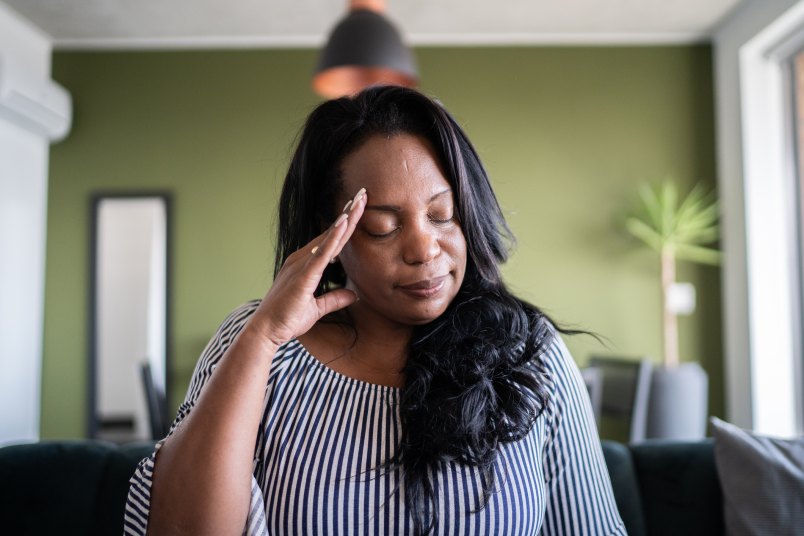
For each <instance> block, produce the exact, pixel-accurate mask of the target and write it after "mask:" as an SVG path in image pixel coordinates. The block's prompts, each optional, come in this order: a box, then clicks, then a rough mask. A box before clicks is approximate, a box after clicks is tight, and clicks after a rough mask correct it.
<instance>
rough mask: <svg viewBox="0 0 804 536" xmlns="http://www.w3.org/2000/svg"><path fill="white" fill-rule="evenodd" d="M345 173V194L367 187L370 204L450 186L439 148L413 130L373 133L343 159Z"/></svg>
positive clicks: (414, 196)
mask: <svg viewBox="0 0 804 536" xmlns="http://www.w3.org/2000/svg"><path fill="white" fill-rule="evenodd" d="M341 173H342V180H343V190H344V196H345V197H349V196H350V195H351V194H350V192H356V191H358V190H359V189H360V188H366V190H367V192H368V195H369V203H370V204H372V203H379V202H383V203H391V202H401V201H403V200H405V199H417V198H427V199H429V198H430V197H431V196H432V195H434V194H436V193H438V192H442V191H443V190H445V189H450V184H449V181H447V179H446V177H445V174H444V172H443V170H442V168H441V165H440V163H439V162H438V156H437V154H436V152H435V150H434V149H433V148H432V146H431V145H430V143H429V142H428V141H427V140H426V139H425V138H422V137H420V136H414V135H411V134H398V135H394V136H390V137H388V136H383V135H377V136H372V137H371V138H369V139H368V140H366V141H365V142H364V143H363V144H362V145H360V146H359V147H358V148H357V150H355V151H354V152H352V153H351V154H349V155H348V156H347V157H346V158H345V159H344V160H343V163H342V165H341ZM440 197H446V198H447V199H449V198H450V196H440Z"/></svg>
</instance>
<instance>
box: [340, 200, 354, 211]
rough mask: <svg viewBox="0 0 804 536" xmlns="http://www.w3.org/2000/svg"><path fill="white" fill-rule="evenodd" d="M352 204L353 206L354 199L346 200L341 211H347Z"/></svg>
mask: <svg viewBox="0 0 804 536" xmlns="http://www.w3.org/2000/svg"><path fill="white" fill-rule="evenodd" d="M351 206H352V200H351V199H350V200H349V201H347V202H346V204H345V205H343V210H341V212H346V211H347V210H348V209H349V207H351Z"/></svg>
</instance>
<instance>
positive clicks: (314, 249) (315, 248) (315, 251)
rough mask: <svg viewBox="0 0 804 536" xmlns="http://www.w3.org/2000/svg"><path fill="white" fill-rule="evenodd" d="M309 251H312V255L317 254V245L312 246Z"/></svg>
mask: <svg viewBox="0 0 804 536" xmlns="http://www.w3.org/2000/svg"><path fill="white" fill-rule="evenodd" d="M310 253H312V254H313V255H315V254H317V253H318V246H316V247H314V248H313V249H312V251H310Z"/></svg>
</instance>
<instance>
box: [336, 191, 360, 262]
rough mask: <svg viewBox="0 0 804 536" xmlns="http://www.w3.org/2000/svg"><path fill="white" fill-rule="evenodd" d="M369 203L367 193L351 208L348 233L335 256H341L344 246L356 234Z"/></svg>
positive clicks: (342, 237) (340, 241) (341, 241)
mask: <svg viewBox="0 0 804 536" xmlns="http://www.w3.org/2000/svg"><path fill="white" fill-rule="evenodd" d="M367 203H368V194H366V193H365V192H364V193H363V195H362V196H361V198H360V199H359V200H358V201H357V203H353V204H352V205H351V206H350V207H349V209H348V210H349V220H348V221H347V226H346V231H345V232H344V233H343V236H341V238H340V240H339V241H338V247H337V248H336V250H335V254H334V255H333V257H334V256H335V255H339V254H340V252H341V250H342V249H343V246H345V245H346V243H347V242H348V241H349V239H350V238H351V237H352V234H354V232H355V229H356V228H357V222H358V221H360V217H361V216H363V211H364V210H365V209H366V204H367Z"/></svg>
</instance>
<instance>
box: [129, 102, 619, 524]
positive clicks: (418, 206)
mask: <svg viewBox="0 0 804 536" xmlns="http://www.w3.org/2000/svg"><path fill="white" fill-rule="evenodd" d="M509 238H510V233H509V231H508V229H507V227H506V224H505V220H504V218H503V215H502V213H501V211H500V207H499V205H498V204H497V201H496V198H495V197H494V193H493V192H492V189H491V185H490V183H489V180H488V177H487V175H486V173H485V170H484V169H483V167H482V165H481V163H480V160H479V158H478V156H477V153H476V152H475V150H474V148H473V147H472V145H471V143H470V142H469V140H468V139H467V138H466V135H465V134H464V133H463V131H462V130H461V128H460V127H459V126H458V125H457V124H456V122H455V121H454V120H453V119H452V117H451V116H450V115H449V114H448V113H447V112H446V111H445V110H444V109H443V108H442V107H441V106H440V105H439V104H438V103H436V102H434V101H432V100H430V99H429V98H427V97H425V96H423V95H422V94H420V93H418V92H416V91H413V90H409V89H403V88H398V87H379V88H373V89H369V90H366V91H364V92H362V93H360V94H358V95H356V96H355V97H352V98H342V99H338V100H334V101H329V102H325V103H324V104H322V105H320V106H319V107H318V108H317V109H316V110H315V111H314V112H313V113H312V114H311V116H310V117H309V118H308V121H307V123H306V125H305V128H304V131H303V133H302V136H301V139H300V142H299V145H298V148H297V150H296V152H295V155H294V157H293V159H292V162H291V164H290V169H289V171H288V174H287V177H286V180H285V185H284V188H283V191H282V196H281V199H280V210H279V241H278V247H277V255H276V266H277V267H281V269H278V270H277V272H276V274H275V279H274V284H273V286H272V287H271V289H270V290H269V291H268V293H267V294H266V296H265V297H264V298H263V299H262V300H261V301H254V302H250V303H247V304H245V305H244V306H242V307H240V308H238V309H237V310H236V311H235V312H233V313H232V314H231V315H230V316H229V317H228V318H227V319H226V320H225V321H224V323H223V324H222V325H221V327H220V328H219V330H218V332H217V334H216V335H215V337H213V339H212V340H211V341H210V343H209V345H208V346H207V348H206V349H205V350H204V353H203V354H202V356H201V358H200V360H199V362H198V365H197V366H196V370H195V373H194V374H193V379H192V382H191V385H190V389H189V392H188V395H187V399H186V401H185V403H184V404H183V405H182V406H181V408H180V409H179V414H178V417H177V419H176V422H175V423H174V425H173V428H172V430H171V433H170V435H169V436H168V437H167V438H166V439H165V440H163V441H161V442H160V443H159V444H158V445H157V450H156V452H155V453H154V455H152V456H151V457H150V458H148V459H146V460H143V461H142V462H141V464H140V466H139V467H138V469H137V471H136V473H135V475H134V477H133V478H132V480H131V483H132V486H131V490H130V493H129V500H128V504H127V508H126V530H127V531H129V532H131V533H134V534H142V533H144V532H145V530H146V527H147V528H148V530H149V532H150V533H153V534H163V533H187V534H239V533H242V532H246V533H248V534H358V533H359V534H426V533H430V534H536V533H539V531H540V530H541V533H543V534H625V530H624V528H623V525H622V522H621V520H620V518H619V515H618V513H617V509H616V505H615V503H614V500H613V497H612V492H611V484H610V482H609V479H608V473H607V471H606V467H605V465H604V463H603V459H602V455H601V451H600V445H599V442H598V439H597V433H596V430H595V427H594V423H593V419H592V416H591V411H590V409H589V407H588V402H587V399H586V397H585V392H584V386H583V383H582V381H581V380H580V377H579V374H578V371H577V368H576V367H575V365H574V364H573V362H572V359H571V357H570V356H569V353H568V351H567V349H566V347H565V346H564V344H563V343H562V341H561V339H560V337H559V336H558V334H557V333H556V330H555V328H553V327H552V325H551V324H550V323H549V321H548V319H547V318H546V317H545V316H544V315H543V314H542V313H541V312H540V311H539V310H538V309H536V308H535V307H533V306H531V305H528V304H526V303H524V302H522V301H521V300H519V299H517V298H515V297H514V296H512V295H511V294H510V292H509V291H508V290H507V289H506V287H505V285H504V284H503V282H502V278H501V275H500V271H499V265H500V264H501V263H502V262H504V261H505V260H506V240H507V239H509ZM157 453H158V456H157Z"/></svg>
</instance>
